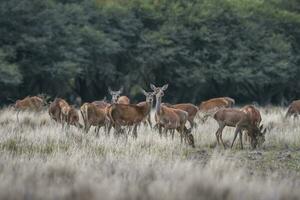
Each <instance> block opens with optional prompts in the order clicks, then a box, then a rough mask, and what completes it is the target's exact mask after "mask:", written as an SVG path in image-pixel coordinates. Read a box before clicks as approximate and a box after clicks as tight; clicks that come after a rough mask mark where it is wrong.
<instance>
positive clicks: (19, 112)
mask: <svg viewBox="0 0 300 200" xmlns="http://www.w3.org/2000/svg"><path fill="white" fill-rule="evenodd" d="M19 113H20V110H18V112H17V122H18V123H19V122H20V121H19Z"/></svg>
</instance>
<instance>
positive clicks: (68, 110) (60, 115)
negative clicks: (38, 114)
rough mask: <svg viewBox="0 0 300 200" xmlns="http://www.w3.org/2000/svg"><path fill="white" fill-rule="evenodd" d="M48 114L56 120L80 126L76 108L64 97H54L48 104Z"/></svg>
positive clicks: (68, 124)
mask: <svg viewBox="0 0 300 200" xmlns="http://www.w3.org/2000/svg"><path fill="white" fill-rule="evenodd" d="M48 112H49V115H50V117H51V118H52V119H54V120H55V121H57V122H60V123H62V126H64V123H66V124H67V126H70V125H75V126H77V127H80V124H79V115H78V113H77V110H76V109H75V108H73V107H71V106H70V105H69V104H68V103H67V102H66V101H65V100H64V99H61V98H56V99H55V100H54V101H53V102H52V103H51V104H50V106H49V110H48Z"/></svg>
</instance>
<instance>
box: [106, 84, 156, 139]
mask: <svg viewBox="0 0 300 200" xmlns="http://www.w3.org/2000/svg"><path fill="white" fill-rule="evenodd" d="M143 94H144V95H145V96H146V102H145V103H140V104H139V105H135V104H118V103H113V104H112V105H110V106H109V107H108V117H109V119H110V121H111V123H112V125H113V126H114V128H115V135H119V133H120V132H121V126H134V127H133V130H132V135H133V137H134V138H136V137H137V128H138V126H139V124H140V123H141V122H142V121H143V120H144V119H145V118H146V117H147V115H148V114H149V113H150V111H151V102H150V99H151V98H149V96H150V95H153V94H152V93H147V92H145V91H144V90H143Z"/></svg>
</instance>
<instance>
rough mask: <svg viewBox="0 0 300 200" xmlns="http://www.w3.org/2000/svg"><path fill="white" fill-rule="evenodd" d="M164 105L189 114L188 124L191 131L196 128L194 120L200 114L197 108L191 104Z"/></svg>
mask: <svg viewBox="0 0 300 200" xmlns="http://www.w3.org/2000/svg"><path fill="white" fill-rule="evenodd" d="M162 105H164V106H167V107H170V108H175V109H179V110H183V111H185V112H187V113H188V122H189V123H190V127H191V130H192V129H193V128H194V127H195V126H196V123H195V122H194V119H195V116H196V115H197V113H198V107H197V106H195V105H193V104H191V103H180V104H174V105H171V104H169V103H162Z"/></svg>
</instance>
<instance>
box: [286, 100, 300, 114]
mask: <svg viewBox="0 0 300 200" xmlns="http://www.w3.org/2000/svg"><path fill="white" fill-rule="evenodd" d="M299 114H300V100H295V101H293V102H292V103H291V104H290V106H289V107H288V110H287V112H286V115H285V117H286V118H287V117H290V116H294V118H297V117H298V115H299Z"/></svg>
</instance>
